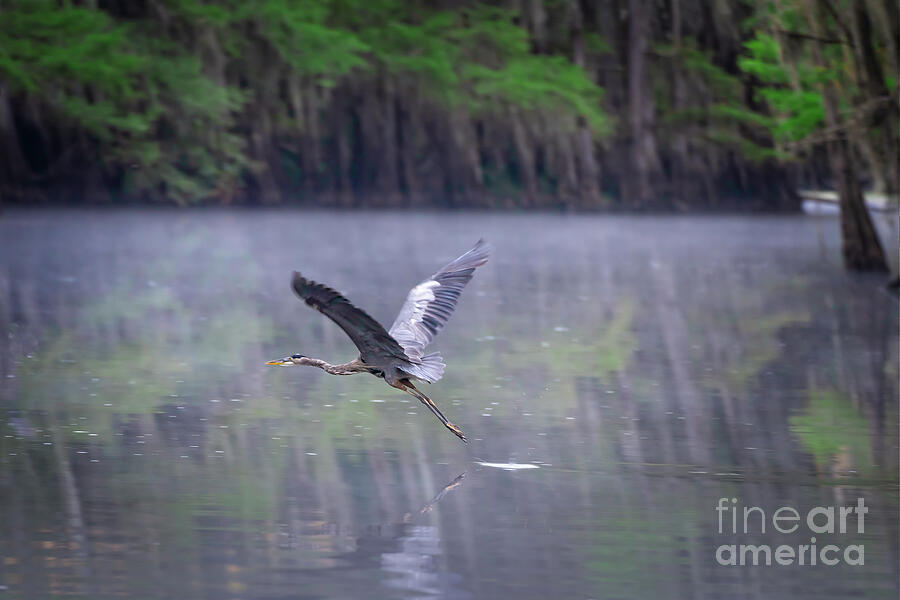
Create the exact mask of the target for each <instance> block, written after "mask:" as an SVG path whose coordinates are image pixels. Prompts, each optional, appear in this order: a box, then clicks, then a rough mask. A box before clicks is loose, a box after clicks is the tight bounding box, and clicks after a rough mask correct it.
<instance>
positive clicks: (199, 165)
mask: <svg viewBox="0 0 900 600" xmlns="http://www.w3.org/2000/svg"><path fill="white" fill-rule="evenodd" d="M0 14H2V17H0V194H2V198H3V201H5V202H33V201H41V200H52V201H91V202H96V201H100V202H119V201H123V202H124V201H128V202H134V201H148V202H161V203H177V204H191V203H237V202H247V203H260V204H288V203H302V204H309V205H329V206H346V207H349V206H419V205H428V206H431V205H439V206H477V207H523V208H528V207H569V208H574V209H596V208H604V207H610V208H616V207H622V208H628V209H645V208H646V209H685V208H716V207H722V206H730V207H734V206H741V207H746V208H759V209H767V210H771V209H791V208H796V206H797V199H796V196H795V195H794V193H793V190H794V189H795V188H796V187H797V186H800V185H833V186H834V187H840V186H845V187H846V186H847V185H855V186H856V188H857V192H856V193H859V192H858V189H859V187H860V185H866V186H870V187H872V188H874V189H876V190H879V191H887V192H896V190H897V187H898V181H897V167H896V165H897V160H898V140H897V132H898V118H897V117H898V95H897V73H898V46H900V25H898V5H897V3H896V0H767V1H751V0H709V1H707V0H607V1H599V2H591V1H587V0H507V1H503V2H474V1H472V2H465V1H463V2H441V1H438V2H424V1H421V0H221V1H218V2H213V1H203V0H81V1H79V0H0ZM835 161H837V162H835ZM847 178H850V179H852V180H853V181H855V184H854V183H853V182H848V181H845V180H846V179H847ZM842 192H843V188H842ZM848 193H852V192H848ZM860 202H861V198H860Z"/></svg>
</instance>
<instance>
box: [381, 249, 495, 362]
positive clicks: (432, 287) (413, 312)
mask: <svg viewBox="0 0 900 600" xmlns="http://www.w3.org/2000/svg"><path fill="white" fill-rule="evenodd" d="M489 255H490V246H489V245H488V244H487V243H486V242H485V241H484V240H478V243H477V244H475V246H474V247H473V248H472V249H471V250H469V251H468V252H466V253H465V254H463V255H462V256H460V257H459V258H457V259H456V260H454V261H453V262H451V263H450V264H448V265H447V266H445V267H444V268H443V269H441V270H440V271H438V272H437V273H435V274H434V275H432V276H431V277H429V278H428V279H426V280H425V281H423V282H422V283H420V284H419V285H417V286H416V287H414V288H413V289H411V290H410V291H409V294H408V295H407V296H406V302H405V303H404V304H403V307H402V308H401V309H400V314H398V315H397V319H396V320H395V321H394V324H393V325H392V326H391V329H390V335H391V336H392V337H393V338H394V339H395V340H397V341H398V342H400V345H401V346H403V350H404V351H405V352H406V355H407V356H409V357H410V358H411V359H413V360H416V359H421V358H422V355H423V354H424V352H425V348H426V346H428V344H430V343H431V341H432V340H433V339H434V336H436V335H437V334H438V332H439V331H440V330H441V329H443V328H444V325H446V323H447V320H448V319H450V316H451V315H452V314H453V311H454V310H455V309H456V302H457V300H459V295H460V293H461V292H462V290H463V288H464V287H466V284H467V283H469V280H470V279H472V274H473V273H474V272H475V269H476V268H477V267H480V266H481V265H483V264H484V263H486V262H487V259H488V256H489Z"/></svg>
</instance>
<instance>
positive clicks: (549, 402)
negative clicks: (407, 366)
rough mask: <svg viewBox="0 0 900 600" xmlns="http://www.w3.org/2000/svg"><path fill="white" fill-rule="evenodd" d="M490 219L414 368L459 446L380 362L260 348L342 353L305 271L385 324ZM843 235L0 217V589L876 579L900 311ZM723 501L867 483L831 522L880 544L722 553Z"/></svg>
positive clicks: (828, 228)
mask: <svg viewBox="0 0 900 600" xmlns="http://www.w3.org/2000/svg"><path fill="white" fill-rule="evenodd" d="M372 232H378V235H377V236H374V235H373V234H372ZM398 232H402V233H403V235H402V236H399V235H394V234H395V233H398ZM482 235H483V236H485V237H486V238H488V239H490V240H491V241H492V243H493V244H494V246H495V247H496V249H497V250H496V255H495V257H494V260H493V262H492V263H489V265H488V266H487V267H486V268H485V269H483V271H484V272H483V273H482V272H479V276H478V277H476V278H475V279H474V280H473V281H472V283H471V284H470V287H471V289H469V290H467V293H466V294H465V295H464V297H463V298H462V300H461V303H460V308H459V310H458V311H457V313H456V314H455V315H454V318H453V320H452V321H451V322H450V324H449V326H448V327H447V329H446V330H445V331H444V332H442V334H441V336H440V337H439V338H438V340H437V344H438V347H439V348H440V349H441V351H442V352H443V354H444V356H445V357H446V359H447V361H448V365H449V366H448V370H447V374H446V377H445V379H444V380H442V381H441V382H439V383H438V384H435V385H434V386H432V387H430V388H429V392H430V394H429V395H430V396H432V397H433V398H434V399H435V401H436V402H437V403H438V404H439V405H440V406H442V408H444V409H445V412H447V413H448V414H450V413H452V414H453V419H454V422H457V423H459V424H460V426H461V427H462V428H463V429H464V430H465V431H466V432H467V433H470V434H471V436H470V438H472V443H471V445H470V447H469V448H466V447H463V445H462V444H460V443H459V442H458V440H456V439H455V438H453V437H452V436H446V435H444V434H445V432H444V431H443V429H442V428H441V427H440V424H439V423H437V422H436V421H435V420H434V419H433V418H432V417H431V415H430V414H428V413H427V411H425V410H424V409H422V408H420V407H419V406H418V405H417V404H414V403H412V402H410V401H409V400H407V398H408V396H406V397H405V395H402V394H400V393H399V392H395V391H393V390H390V389H386V388H385V386H382V385H377V382H375V381H373V380H372V379H371V378H369V377H340V378H338V377H328V376H327V375H323V374H321V373H318V372H312V370H302V369H295V370H279V371H278V372H277V376H273V373H272V372H271V370H269V369H266V368H265V367H263V366H262V365H263V363H264V362H265V360H267V358H268V357H271V356H281V355H284V354H285V353H286V352H287V351H290V350H292V349H294V348H296V347H316V348H317V349H321V355H322V357H323V358H325V359H326V360H329V361H330V362H340V361H343V360H348V359H350V358H352V357H353V356H355V353H356V350H355V348H353V346H352V344H350V342H349V341H347V340H346V338H345V336H344V335H343V333H342V332H341V331H340V330H339V329H338V328H337V327H336V326H334V325H333V324H331V323H330V322H327V321H326V320H325V319H322V318H321V317H320V316H318V315H316V314H315V313H313V312H312V311H309V309H307V308H305V307H303V306H302V305H301V304H300V303H298V302H297V301H296V299H295V298H294V297H293V295H292V294H291V292H290V291H289V289H288V277H289V274H290V272H291V270H292V269H294V268H300V267H302V268H303V269H304V270H305V271H306V272H308V274H309V275H310V276H311V277H313V278H318V279H322V280H325V281H328V282H329V283H331V284H333V285H334V286H335V287H336V288H338V289H340V290H342V291H344V292H345V293H346V294H347V295H348V297H350V298H351V299H353V300H354V301H356V302H358V303H359V304H360V305H364V306H366V307H367V308H370V309H371V311H370V312H371V313H372V314H373V316H375V317H376V318H378V319H379V320H380V321H382V322H390V321H391V319H392V317H393V315H394V313H395V311H396V310H397V309H398V308H399V306H400V304H401V302H402V300H403V298H404V297H405V294H406V292H407V290H408V287H409V285H412V284H413V283H415V282H416V281H418V280H420V279H421V278H422V277H424V276H426V275H428V274H429V273H431V271H432V270H433V265H434V264H442V263H441V260H443V259H444V258H446V257H447V256H454V255H455V254H454V252H457V250H458V248H459V246H460V244H463V243H464V241H465V240H471V239H477V238H478V237H480V236H482ZM837 246H838V239H837V226H836V222H834V221H825V220H815V219H812V220H811V219H804V218H796V219H790V218H779V219H766V218H755V219H739V218H701V219H696V218H695V219H681V218H659V219H657V218H644V219H632V218H627V217H616V218H610V217H596V218H595V217H591V218H573V217H555V216H554V217H551V216H546V215H544V216H525V215H522V216H512V217H511V216H492V215H418V216H412V217H410V216H406V217H404V218H403V220H401V219H400V218H398V217H397V216H396V215H391V214H389V213H388V214H365V215H349V214H343V213H341V214H331V213H265V212H261V213H248V212H241V211H235V212H226V211H222V212H211V213H209V212H204V213H190V212H183V213H170V212H120V213H106V214H93V213H89V212H75V211H72V212H33V213H31V212H22V213H16V212H13V213H11V214H7V215H5V217H4V220H3V221H0V323H2V327H0V330H2V331H4V332H7V335H5V336H3V338H2V339H0V374H2V379H0V510H2V511H3V513H4V514H5V515H7V519H5V520H4V522H3V523H2V524H0V585H2V586H4V589H3V594H4V595H5V596H8V597H11V598H37V597H47V596H51V595H54V594H69V595H72V594H81V595H83V596H86V597H91V598H108V597H114V596H122V595H127V596H133V597H134V596H136V597H146V598H167V597H175V598H187V597H191V598H217V599H218V598H282V597H309V598H317V597H329V598H332V597H346V598H358V597H367V598H412V597H416V598H417V597H423V596H428V595H435V596H439V597H453V598H456V597H459V598H488V597H509V596H512V595H515V596H517V597H521V598H546V597H648V596H658V597H659V596H661V597H675V596H677V597H706V596H723V595H730V594H736V593H740V594H741V595H743V596H744V597H760V598H771V597H803V596H805V595H809V596H812V595H816V596H819V595H823V594H824V595H828V594H830V595H832V596H835V597H846V596H849V595H864V596H865V595H874V596H877V595H881V596H884V595H890V594H892V593H893V592H895V591H896V585H897V584H896V582H897V577H898V571H897V564H898V561H900V552H898V542H897V505H898V494H897V468H898V430H897V422H898V410H897V409H898V401H897V398H898V383H897V382H898V372H897V364H898V359H900V357H898V335H897V333H898V316H897V308H896V301H895V300H893V299H891V298H890V297H888V296H886V295H884V294H882V293H881V292H880V291H878V286H879V282H878V281H877V280H874V279H870V278H868V277H865V276H848V275H845V274H843V273H842V272H841V271H840V269H839V268H838V266H839V262H840V256H839V252H838V247H837ZM373 256H376V257H378V260H374V261H373V260H372V257H373ZM401 258H402V260H403V261H404V264H407V265H408V271H409V277H408V281H404V278H398V277H396V275H395V274H393V269H394V267H393V265H394V264H396V263H397V261H399V260H401ZM332 359H333V360H332ZM475 462H482V463H512V464H532V465H536V466H539V467H540V468H539V469H528V470H516V471H507V470H502V469H494V468H490V467H484V466H479V465H476V464H473V463H475ZM461 472H465V473H466V476H465V479H462V478H461V477H462V476H460V477H456V475H457V474H459V473H461ZM447 482H449V483H447ZM445 484H446V485H445ZM442 485H445V487H444V488H443V489H442V487H441V486H442ZM720 497H728V498H731V497H739V498H740V499H741V502H742V503H743V504H745V505H758V506H761V507H764V508H765V509H766V510H767V511H769V510H774V509H775V508H777V507H779V506H785V505H788V506H795V507H798V508H800V509H807V510H808V509H809V508H810V507H812V506H817V505H823V506H824V505H851V504H855V501H856V498H857V497H864V498H865V501H866V504H867V505H869V506H870V514H869V520H868V521H867V523H869V526H868V527H867V528H866V531H865V533H864V534H844V535H835V536H832V537H833V538H834V539H835V543H840V545H842V546H844V545H846V544H849V543H865V545H866V565H865V566H864V567H849V566H846V565H843V566H837V567H829V568H822V567H818V568H806V567H802V568H801V567H756V568H731V569H728V568H723V567H720V566H719V565H717V564H716V563H715V560H714V552H715V549H716V547H717V546H718V545H719V544H722V543H726V541H724V540H726V539H731V538H728V536H720V535H719V534H718V533H717V530H716V513H715V510H714V507H715V505H716V502H717V500H718V499H719V498H720ZM781 537H783V538H786V539H787V538H789V539H790V541H786V542H785V543H791V544H795V545H796V544H797V543H804V542H803V541H802V536H801V537H799V538H798V537H796V536H781ZM827 537H828V536H822V538H823V539H825V538H827ZM798 539H799V540H801V541H799V542H798V541H797V540H798ZM754 541H755V542H756V543H763V542H766V543H773V544H774V543H781V541H780V538H779V537H778V536H773V535H768V536H761V537H760V536H757V537H752V536H751V537H750V538H745V539H737V541H736V543H754ZM729 543H731V542H729ZM821 543H824V542H821Z"/></svg>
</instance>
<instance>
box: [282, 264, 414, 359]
mask: <svg viewBox="0 0 900 600" xmlns="http://www.w3.org/2000/svg"><path fill="white" fill-rule="evenodd" d="M291 287H292V288H293V289H294V292H295V293H296V294H297V295H298V296H299V297H300V298H301V299H303V301H304V302H306V304H308V305H309V306H311V307H313V308H315V309H316V310H318V311H319V312H320V313H322V314H323V315H325V316H326V317H328V318H329V319H331V320H332V321H334V322H335V323H337V324H338V326H339V327H340V328H341V329H343V330H344V332H345V333H346V334H347V335H348V336H349V337H350V339H351V340H353V343H354V344H356V347H357V348H359V355H360V357H361V358H362V359H363V361H364V362H367V363H370V364H379V362H378V359H379V358H381V359H385V358H400V359H402V360H409V359H408V358H407V356H406V354H405V353H404V351H403V347H402V346H401V345H400V344H399V343H397V340H395V339H394V338H393V337H391V334H389V333H388V332H387V331H385V330H384V327H382V326H381V324H380V323H379V322H378V321H376V320H375V319H373V318H372V317H370V316H369V315H368V314H366V313H365V311H363V310H361V309H359V308H356V307H355V306H353V304H351V303H350V301H349V300H347V299H346V298H345V297H344V296H342V295H341V294H339V293H338V292H336V291H335V290H333V289H331V288H329V287H326V286H324V285H322V284H321V283H316V282H315V281H310V280H309V279H306V278H305V277H303V275H301V274H300V273H298V272H297V271H294V277H293V279H292V280H291Z"/></svg>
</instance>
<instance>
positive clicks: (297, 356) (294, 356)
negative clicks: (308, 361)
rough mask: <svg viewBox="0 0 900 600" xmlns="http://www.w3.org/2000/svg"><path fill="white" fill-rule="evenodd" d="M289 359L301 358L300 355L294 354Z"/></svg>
mask: <svg viewBox="0 0 900 600" xmlns="http://www.w3.org/2000/svg"><path fill="white" fill-rule="evenodd" d="M291 358H303V355H302V354H294V355H293V356H291Z"/></svg>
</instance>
